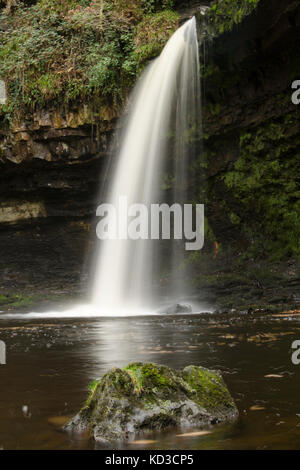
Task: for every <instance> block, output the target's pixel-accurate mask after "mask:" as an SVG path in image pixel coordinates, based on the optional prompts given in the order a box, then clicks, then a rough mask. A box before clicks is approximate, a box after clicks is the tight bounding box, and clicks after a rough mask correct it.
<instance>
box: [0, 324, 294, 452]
mask: <svg viewBox="0 0 300 470" xmlns="http://www.w3.org/2000/svg"><path fill="white" fill-rule="evenodd" d="M299 335H300V323H299V321H297V319H293V320H291V321H289V322H285V321H283V320H282V319H275V318H255V317H252V316H251V317H244V316H243V317H242V318H238V317H231V318H230V317H226V316H224V317H216V316H212V315H192V316H188V315H186V316H177V317H170V316H169V317H166V316H149V317H132V318H119V319H112V318H102V319H66V318H63V319H57V318H53V319H52V320H49V319H44V320H40V319H30V320H26V321H25V320H24V319H22V320H12V319H3V320H2V321H1V322H0V338H1V340H3V341H5V342H6V344H7V351H8V353H7V365H6V366H1V367H0V381H1V382H0V383H1V387H0V418H1V419H0V447H3V448H5V449H13V448H21V449H24V448H31V449H32V448H33V449H39V448H42V449H46V448H49V449H68V448H77V449H78V448H88V447H89V446H90V445H91V444H89V443H88V441H87V439H86V436H80V437H79V436H77V437H74V436H69V435H68V434H67V433H65V432H63V431H62V429H61V427H62V426H63V424H64V422H65V421H66V420H67V419H68V417H69V416H72V415H73V414H74V413H75V412H76V411H77V410H78V409H79V407H80V406H81V404H82V403H83V401H84V399H85V398H86V394H87V391H88V389H87V385H88V384H89V383H90V382H92V381H93V380H95V379H97V378H99V377H100V376H101V375H102V374H103V373H104V372H106V371H107V370H108V369H109V368H111V367H114V366H120V367H122V366H124V365H125V364H127V363H128V362H130V361H153V362H157V363H162V364H166V365H168V366H171V367H176V368H182V367H185V366H187V365H189V364H196V365H203V366H206V367H210V368H218V369H220V370H221V371H222V373H223V375H224V379H225V381H226V382H227V384H228V386H229V388H230V391H231V392H232V394H233V396H234V398H235V400H236V403H237V405H238V408H239V410H240V419H239V420H238V421H237V422H236V423H234V424H230V425H226V426H219V427H216V428H214V429H213V430H210V431H211V432H210V433H203V430H197V429H193V430H191V431H186V430H184V431H182V430H180V429H176V430H174V431H172V432H170V431H168V432H164V433H156V434H154V435H153V438H152V437H151V438H149V439H148V440H149V442H145V441H144V442H143V443H140V442H132V443H131V444H127V445H124V446H125V448H130V449H134V448H141V446H142V447H143V448H149V449H162V448H166V449H178V448H182V449H252V448H275V449H277V448H289V449H295V448H300V405H299V398H298V390H299V386H300V368H299V367H298V368H297V367H296V366H294V365H293V364H292V363H291V351H290V347H291V344H292V342H293V341H294V340H295V339H299ZM24 410H26V412H24ZM201 431H202V432H201ZM141 440H143V439H142V438H141V439H137V441H141ZM120 447H122V445H121V444H120Z"/></svg>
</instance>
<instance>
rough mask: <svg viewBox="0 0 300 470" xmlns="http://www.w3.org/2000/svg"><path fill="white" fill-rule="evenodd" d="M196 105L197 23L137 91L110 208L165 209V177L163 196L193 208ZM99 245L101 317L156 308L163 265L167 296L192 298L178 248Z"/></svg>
mask: <svg viewBox="0 0 300 470" xmlns="http://www.w3.org/2000/svg"><path fill="white" fill-rule="evenodd" d="M199 103H200V77H199V52H198V40H197V30H196V20H195V18H192V19H191V20H189V21H187V22H186V23H185V24H184V25H183V26H181V27H180V28H179V29H178V30H177V31H176V32H175V33H174V35H173V36H172V37H171V39H170V40H169V41H168V43H167V45H166V46H165V48H164V50H163V51H162V53H161V55H160V56H159V57H158V58H157V59H156V60H154V61H153V62H152V63H151V64H150V66H148V68H147V69H146V71H145V72H144V74H143V76H142V77H141V79H140V80H139V82H138V84H137V86H136V88H135V90H134V92H133V95H132V104H131V110H130V112H129V116H128V118H127V125H126V126H125V130H124V134H123V138H122V144H121V147H120V151H119V154H118V156H117V159H116V165H115V168H114V169H113V170H112V171H110V172H109V173H108V175H107V180H108V182H109V186H108V190H107V191H106V194H105V203H109V204H111V205H112V206H114V207H118V204H119V201H120V198H122V197H124V196H126V198H127V203H128V205H132V204H137V203H139V204H145V205H146V206H147V207H149V206H150V204H153V203H157V202H162V201H161V197H162V192H163V191H162V188H163V186H164V184H165V185H166V183H165V182H164V181H163V180H162V176H163V175H166V174H167V175H169V176H168V178H169V179H171V180H172V185H171V186H172V187H173V188H175V189H171V190H170V191H165V194H167V195H168V196H167V197H168V199H169V201H168V202H176V203H177V204H184V203H186V202H188V198H189V195H188V186H189V184H188V183H189V182H188V166H189V161H190V159H191V158H192V157H193V152H194V150H195V145H194V144H195V141H196V140H197V135H198V132H199V129H200V128H201V123H200V121H199V120H200V116H201V114H200V112H199V111H200V110H199ZM101 202H103V201H101ZM99 245H100V246H99V249H98V252H97V256H96V258H95V274H94V281H93V289H92V304H93V307H94V308H95V310H97V311H98V312H102V313H104V314H108V313H109V312H111V313H112V314H118V313H120V312H123V313H124V311H128V312H130V313H133V311H143V310H145V309H152V308H153V305H155V300H154V299H156V297H157V293H156V290H155V285H156V284H159V282H157V278H159V276H161V272H160V273H159V272H158V271H159V268H158V266H160V264H161V263H162V264H165V263H166V264H167V265H168V268H169V272H170V273H171V275H170V276H169V280H168V283H167V284H168V285H167V291H168V294H169V295H170V296H172V293H173V292H175V291H176V293H177V294H179V293H180V294H182V295H184V294H185V293H186V292H187V286H186V285H184V282H183V279H182V278H183V277H184V278H186V273H185V274H184V275H182V276H181V279H176V275H173V274H175V273H176V272H177V271H178V267H179V266H180V265H181V264H182V263H183V257H184V254H183V250H184V248H183V246H180V242H169V246H168V248H166V249H163V248H162V245H163V243H161V242H158V241H153V240H135V241H133V240H129V239H117V240H102V241H101V242H99ZM164 252H165V255H163V253H164ZM166 253H167V254H166ZM164 257H165V258H164ZM163 259H165V260H164V261H162V260H163ZM155 279H156V282H155Z"/></svg>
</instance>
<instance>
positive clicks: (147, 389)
mask: <svg viewBox="0 0 300 470" xmlns="http://www.w3.org/2000/svg"><path fill="white" fill-rule="evenodd" d="M237 416H238V410H237V408H236V405H235V403H234V401H233V399H232V397H231V396H230V393H229V391H228V388H227V387H226V385H225V383H224V381H223V378H222V376H221V374H220V373H219V372H218V371H213V370H209V369H205V368H204V367H197V366H188V367H186V368H185V369H183V370H181V371H179V370H174V369H170V368H169V367H166V366H163V365H157V364H152V363H140V362H136V363H132V364H129V365H128V366H127V367H125V368H124V369H119V368H115V369H112V370H111V371H109V372H107V373H106V374H105V375H104V376H103V377H102V379H100V380H99V381H98V382H96V383H95V384H94V387H93V390H92V391H91V393H90V395H89V396H88V398H87V401H86V403H85V405H84V406H83V408H82V409H81V411H80V412H79V413H78V414H77V415H76V416H75V417H74V418H73V419H72V420H71V421H70V422H69V423H68V425H67V426H66V429H67V430H69V431H79V432H80V431H87V432H88V434H89V435H90V437H91V438H93V439H94V440H95V441H97V442H99V443H103V444H108V443H113V442H116V441H124V440H130V439H133V438H135V437H137V436H145V435H149V434H150V433H151V432H153V431H155V430H161V429H165V428H171V427H175V426H176V427H181V428H184V429H185V430H186V429H189V428H193V427H197V428H206V427H211V426H212V425H214V424H217V423H223V422H230V421H233V420H234V419H236V418H237Z"/></svg>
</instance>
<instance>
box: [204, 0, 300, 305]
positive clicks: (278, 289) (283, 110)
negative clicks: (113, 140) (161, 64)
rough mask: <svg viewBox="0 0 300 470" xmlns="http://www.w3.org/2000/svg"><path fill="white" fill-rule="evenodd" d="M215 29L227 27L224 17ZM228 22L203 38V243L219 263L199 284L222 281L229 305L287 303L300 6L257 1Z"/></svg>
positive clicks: (294, 216) (297, 206)
mask: <svg viewBox="0 0 300 470" xmlns="http://www.w3.org/2000/svg"><path fill="white" fill-rule="evenodd" d="M220 25H223V27H222V29H224V30H225V31H226V25H228V22H226V19H224V20H223V23H222V22H220V20H219V21H218V22H217V29H218V28H219V29H220ZM230 28H231V29H230V30H229V31H227V32H225V33H223V34H221V35H220V34H217V35H216V36H215V37H213V39H211V40H210V41H207V48H206V66H205V67H203V89H204V114H203V124H204V149H205V163H204V165H205V166H206V167H207V168H206V171H207V181H208V188H207V194H208V198H207V216H208V222H209V224H210V229H211V231H210V234H211V243H209V242H208V246H207V248H209V245H210V244H211V246H212V247H213V245H215V255H214V256H213V258H215V259H213V260H211V261H210V262H209V263H208V265H209V269H208V273H209V274H211V273H213V274H214V275H212V276H211V275H210V276H209V277H208V278H207V276H205V275H202V276H201V275H200V276H199V277H198V282H199V285H200V286H206V287H207V285H209V286H211V288H212V290H211V291H212V292H216V291H218V295H221V294H222V288H223V287H224V298H225V300H224V301H225V302H229V303H230V302H231V301H230V295H229V293H230V292H231V293H232V294H234V293H236V295H237V296H238V295H242V297H243V298H244V299H245V300H246V302H245V304H246V303H247V301H248V302H249V301H250V303H251V301H252V302H254V303H255V302H258V303H259V302H261V301H262V302H270V303H272V302H274V303H276V302H279V301H282V302H289V301H292V300H293V299H299V297H300V296H299V294H297V292H299V261H298V260H299V254H300V246H299V230H300V225H299V224H300V198H299V196H300V193H299V188H300V186H299V176H298V175H299V164H300V147H299V144H300V133H299V131H300V121H299V106H296V105H295V104H293V103H292V100H291V96H292V93H293V90H292V87H291V86H292V83H293V82H294V81H295V80H297V79H298V78H299V76H300V61H299V53H298V51H299V46H300V42H299V41H300V35H299V32H300V2H298V1H292V0H291V1H290V0H289V1H286V2H278V1H276V0H271V1H264V0H262V1H260V2H259V3H258V5H257V7H256V9H255V10H254V11H253V12H252V13H251V14H249V15H248V16H246V17H245V18H244V19H243V20H242V22H241V23H240V24H237V25H233V26H230ZM216 252H217V254H216ZM201 256H202V257H203V253H202V254H201ZM201 256H200V258H201ZM208 258H209V256H208ZM206 261H207V260H206ZM200 265H201V266H202V272H203V271H204V273H205V270H206V267H205V266H207V263H205V262H201V259H200V260H199V265H197V263H196V266H200ZM241 286H242V289H241ZM212 296H213V298H215V299H216V296H215V294H213V295H212ZM233 303H234V302H233Z"/></svg>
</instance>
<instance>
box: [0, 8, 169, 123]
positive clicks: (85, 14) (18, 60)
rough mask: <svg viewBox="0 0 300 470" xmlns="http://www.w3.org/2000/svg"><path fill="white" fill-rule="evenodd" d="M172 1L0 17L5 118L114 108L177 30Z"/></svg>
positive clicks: (12, 12) (11, 13)
mask: <svg viewBox="0 0 300 470" xmlns="http://www.w3.org/2000/svg"><path fill="white" fill-rule="evenodd" d="M172 4H173V2H172V0H151V1H146V0H64V1H61V0H39V1H37V2H36V4H35V5H26V2H21V1H18V2H15V6H14V8H13V9H11V10H8V9H7V8H3V9H2V11H1V13H0V77H1V78H2V79H4V80H5V82H6V84H7V90H8V98H9V99H8V103H7V104H6V105H5V106H2V112H3V111H4V112H5V113H6V116H7V117H11V116H12V115H14V114H15V113H16V112H17V111H23V110H34V109H36V108H41V107H43V106H45V105H48V106H49V105H55V106H57V105H62V104H64V105H66V106H70V105H72V103H75V102H76V104H78V103H80V102H84V103H88V102H93V103H98V104H101V103H105V104H109V105H110V106H114V107H118V106H119V105H121V104H122V103H123V101H124V98H125V97H126V95H127V94H128V91H129V89H130V88H131V86H132V84H133V83H134V81H135V80H136V77H137V75H138V74H139V73H140V72H141V70H142V69H143V67H144V66H145V65H146V64H147V62H148V61H149V60H150V59H152V58H153V57H155V56H156V55H158V54H159V53H160V51H161V49H162V48H163V46H164V45H165V43H166V41H167V40H168V39H169V37H170V36H171V35H172V33H173V32H174V30H175V29H176V28H177V26H178V14H177V13H176V12H174V11H172V10H171V8H172Z"/></svg>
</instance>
